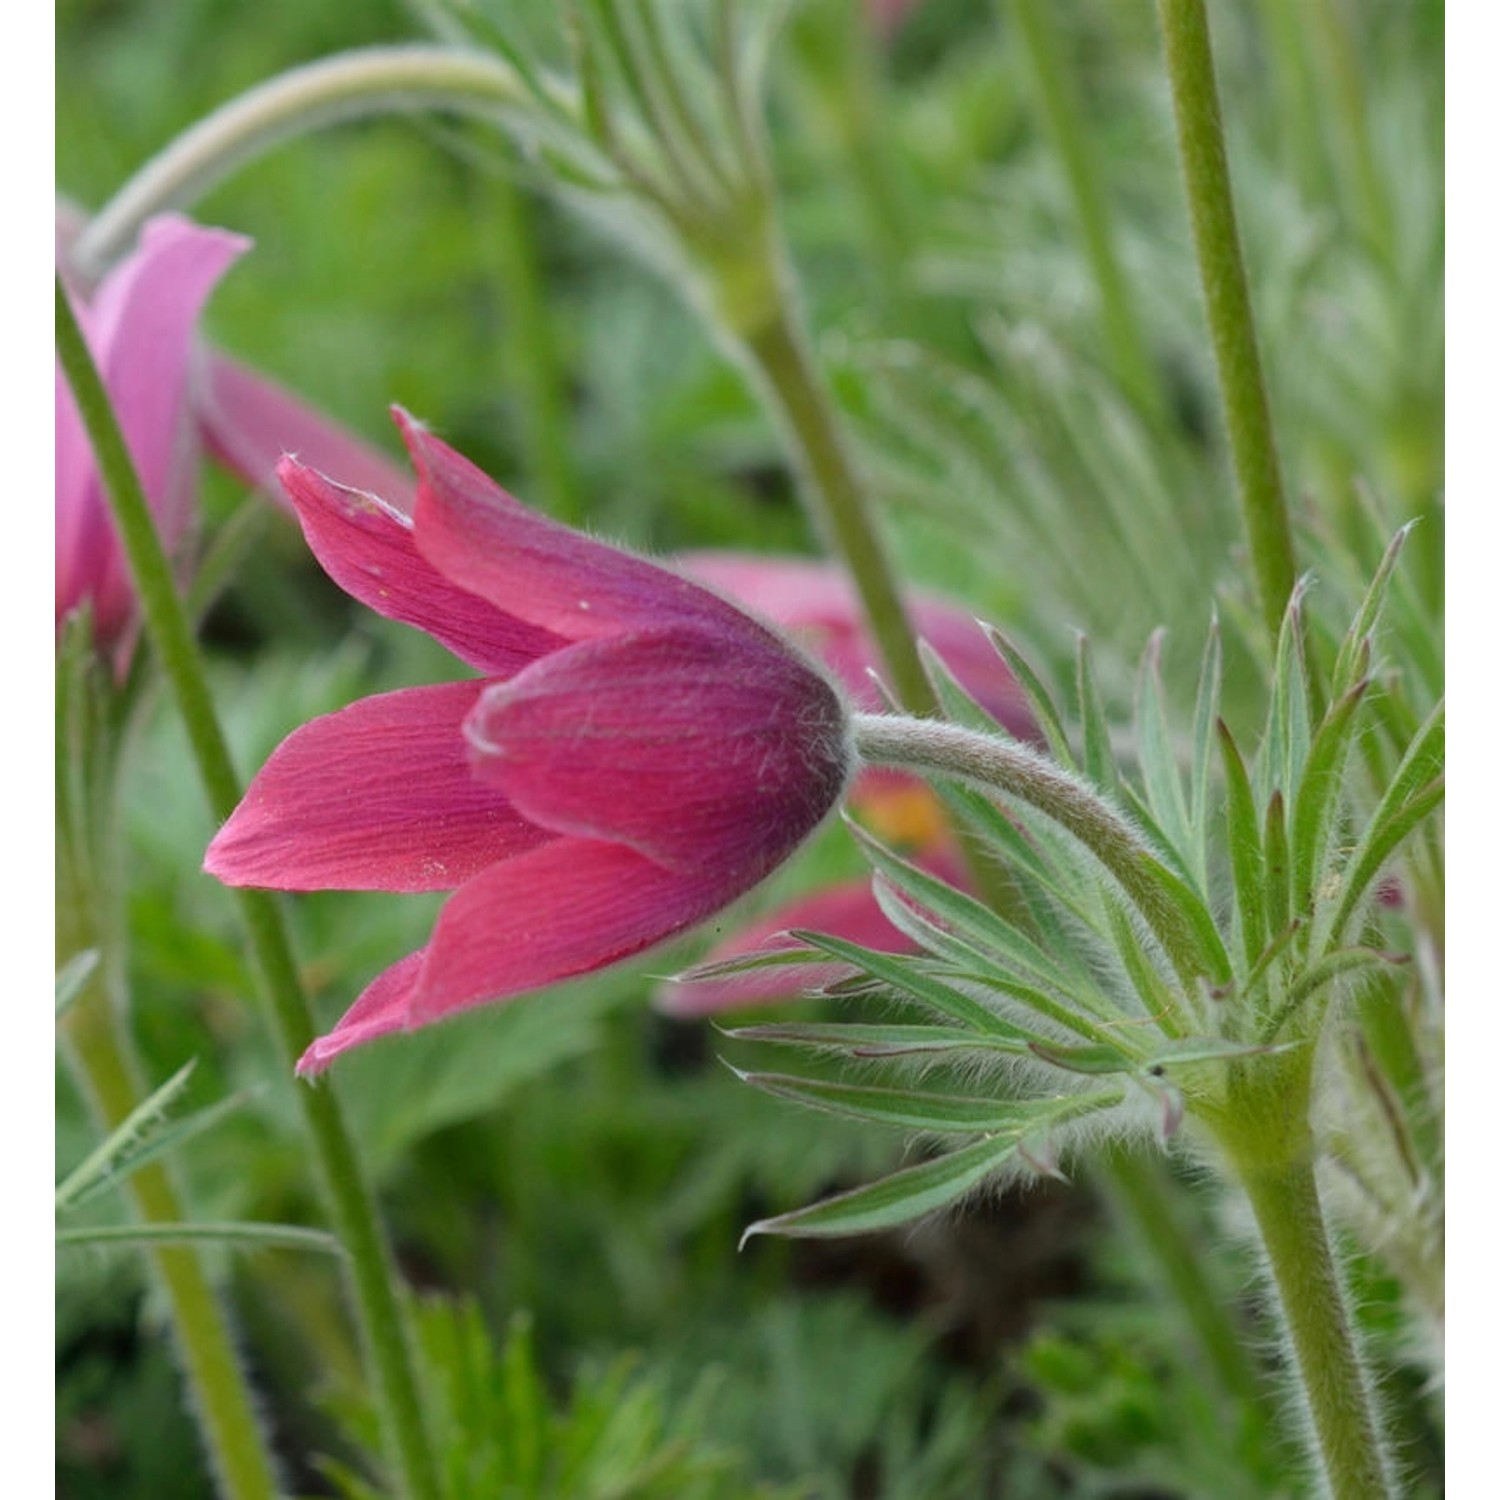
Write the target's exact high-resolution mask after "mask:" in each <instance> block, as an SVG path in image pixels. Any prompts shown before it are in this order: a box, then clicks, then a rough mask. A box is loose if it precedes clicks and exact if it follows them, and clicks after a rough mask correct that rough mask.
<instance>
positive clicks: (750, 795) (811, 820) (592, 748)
mask: <svg viewBox="0 0 1500 1500" xmlns="http://www.w3.org/2000/svg"><path fill="white" fill-rule="evenodd" d="M465 732H466V734H467V735H468V737H469V742H470V744H471V746H472V747H473V750H474V758H473V765H474V769H475V772H476V773H477V775H478V776H480V777H483V778H484V779H485V780H487V781H490V782H492V783H493V784H494V785H495V786H497V787H499V788H500V789H501V790H502V791H504V792H505V794H506V795H507V796H508V797H509V798H510V799H511V801H512V802H513V803H514V804H515V806H516V807H517V808H518V809H519V810H520V811H521V812H522V813H523V814H524V815H525V816H526V817H527V818H530V819H531V820H532V821H534V822H536V823H539V824H542V825H543V826H544V827H547V828H554V829H556V830H558V831H559V832H560V833H567V834H572V835H576V836H578V837H581V838H599V839H609V840H612V841H614V842H618V843H623V844H628V845H629V846H630V847H631V848H632V849H635V850H638V851H639V852H640V853H642V854H644V855H646V856H647V857H648V858H650V859H652V860H654V861H656V862H657V863H659V864H661V865H664V866H667V867H668V868H672V869H677V870H685V869H691V868H694V867H698V866H703V865H711V866H713V867H714V868H716V869H718V870H719V871H720V872H721V873H722V874H723V875H724V876H725V877H726V878H727V879H729V880H731V881H737V882H739V883H740V886H741V888H742V889H743V888H746V887H748V886H749V885H751V884H753V883H754V882H755V881H756V880H758V879H760V877H761V876H762V875H763V874H765V873H766V872H767V871H768V870H770V869H771V868H772V867H773V866H774V865H776V864H778V863H779V862H780V861H781V860H782V859H783V858H784V857H785V856H786V854H787V853H788V852H789V851H790V850H791V849H792V848H793V847H795V845H797V844H798V843H800V842H801V840H802V839H803V838H805V837H806V836H807V835H808V834H809V833H811V832H812V830H813V829H814V828H815V827H817V825H818V823H819V822H821V821H822V819H823V816H824V815H825V814H826V813H827V812H828V810H829V809H830V808H831V807H832V806H833V805H834V803H835V802H836V801H837V800H838V797H839V793H840V792H841V791H842V790H843V784H844V779H845V776H846V775H847V770H848V763H849V752H848V748H847V745H846V743H845V738H844V736H845V725H844V714H843V707H842V704H841V703H840V702H839V699H838V696H837V694H836V693H835V692H834V691H833V689H832V688H831V687H830V686H829V685H828V684H827V682H825V681H824V680H823V678H821V677H820V676H818V675H817V674H816V673H815V672H813V671H812V670H811V669H810V668H808V667H805V666H803V665H802V663H801V662H799V661H798V660H797V659H796V658H795V657H792V656H790V655H788V654H787V653H786V652H785V651H784V650H780V649H774V648H766V649H761V648H759V647H758V646H756V645H754V644H750V645H745V644H742V643H738V642H733V641H731V642H729V643H728V645H727V646H726V644H725V643H724V641H723V640H722V639H721V638H720V637H718V636H712V635H705V634H703V633H701V632H697V631H692V630H685V629H666V630H652V631H641V632H639V633H637V634H634V635H625V636H618V637H615V638H613V639H609V640H598V641H587V642H584V643H582V644H580V645H577V646H573V647H570V648H569V649H567V650H565V651H560V652H558V653H557V654H556V655H554V656H549V657H547V658H546V659H545V660H543V661H539V662H537V663H535V664H534V665H533V666H531V667H528V668H527V669H526V670H525V671H524V672H522V673H520V674H519V675H518V676H516V677H514V678H512V679H511V680H510V681H509V682H504V683H496V684H494V685H492V686H490V687H489V688H487V689H486V690H485V691H484V693H483V694H482V695H481V696H480V699H479V701H478V703H477V704H476V706H475V709H474V712H473V714H472V715H471V716H470V718H469V720H468V723H467V724H466V726H465Z"/></svg>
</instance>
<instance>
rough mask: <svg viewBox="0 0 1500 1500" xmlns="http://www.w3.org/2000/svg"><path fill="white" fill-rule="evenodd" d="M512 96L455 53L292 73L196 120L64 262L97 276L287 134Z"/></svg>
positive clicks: (501, 69)
mask: <svg viewBox="0 0 1500 1500" xmlns="http://www.w3.org/2000/svg"><path fill="white" fill-rule="evenodd" d="M521 96H522V90H521V86H520V84H519V82H518V80H517V79H516V76H515V74H514V73H513V72H512V71H511V70H510V68H508V67H507V66H506V65H505V64H504V63H503V62H502V61H500V60H499V59H498V58H495V57H491V56H489V55H487V54H485V53H483V52H475V51H469V50H465V49H462V48H458V47H432V46H409V47H369V48H362V49H359V50H357V51H352V52H340V53H337V54H335V55H334V56H333V57H326V58H321V59H320V60H319V61H317V62H314V63H308V64H307V65H306V66H304V67H300V68H292V69H291V70H289V71H288V72H285V73H280V74H278V75H277V76H276V77H274V78H271V79H268V80H267V81H266V82H265V83H262V84H258V85H257V86H256V87H255V88H253V89H250V90H249V91H248V92H246V93H244V94H241V95H240V96H239V97H238V98H235V99H231V100H230V101H229V102H228V103H227V104H224V105H221V106H220V107H219V108H218V109H216V110H214V111H213V112H212V113H211V114H208V115H205V116H204V117H203V118H202V119H201V120H199V121H198V122H197V123H196V124H195V125H193V126H192V127H191V128H190V129H188V130H186V131H184V132H183V134H181V135H180V136H178V137H177V138H176V139H175V140H174V141H172V143H171V144H170V145H169V146H168V147H167V148H166V149H165V150H164V151H162V152H161V153H160V154H159V155H157V156H155V157H153V158H152V159H151V160H150V161H148V162H147V163H146V164H145V166H143V167H142V168H141V169H140V171H138V172H137V173H136V174H135V175H134V176H133V177H132V178H131V179H130V180H129V181H128V182H127V183H126V184H125V186H124V187H122V188H121V189H120V191H119V192H118V193H116V194H115V196H114V197H113V198H112V199H111V200H110V201H109V202H108V203H107V204H105V206H104V207H103V208H102V209H101V210H100V211H99V213H98V214H96V215H95V216H94V218H93V219H92V220H91V221H90V222H89V224H88V226H87V227H86V228H85V229H84V230H83V232H82V233H81V234H80V235H79V237H78V240H77V242H76V244H75V245H74V247H73V252H72V258H73V262H74V264H75V265H76V266H77V268H78V270H79V272H80V273H81V274H82V275H84V276H87V277H95V276H98V275H99V274H100V273H101V272H102V271H103V270H104V269H105V267H106V266H108V265H109V263H110V262H111V261H112V260H114V259H115V258H116V257H118V256H119V255H121V254H123V253H124V252H125V251H126V250H127V249H128V248H129V247H130V245H131V244H132V242H133V241H134V240H135V237H136V235H137V234H138V233H139V232H140V228H141V226H142V225H143V224H144V223H145V222H146V220H147V219H149V218H150V217H151V216H152V215H153V214H158V213H161V212H163V211H164V210H166V209H171V208H186V207H188V206H189V205H190V204H192V203H194V202H195V201H196V200H197V199H199V198H201V197H202V196H203V194H204V193H206V192H207V191H208V190H209V189H210V188H211V187H213V186H214V185H215V184H216V183H219V182H222V181H223V180H224V178H226V177H227V176H229V175H230V173H232V172H233V171H235V170H236V169H237V168H239V167H241V166H244V165H245V164H246V163H247V162H250V161H253V160H254V159H255V158H256V157H258V156H262V155H264V153H265V152H267V151H269V150H270V149H271V148H272V147H273V146H277V145H280V144H281V143H282V142H283V141H287V140H290V139H292V138H293V137H295V136H301V135H306V134H308V133H309V132H311V131H313V130H318V129H321V128H322V127H324V126H327V125H337V124H340V123H342V122H344V121H348V120H357V119H362V118H364V117H366V116H369V115H380V114H390V113H393V112H397V111H403V110H420V109H430V110H452V111H460V112H465V113H476V112H477V113H481V114H488V115H493V114H494V113H495V112H496V111H497V110H501V109H503V108H505V107H506V106H507V105H513V104H515V103H517V102H518V100H519V99H520V98H521Z"/></svg>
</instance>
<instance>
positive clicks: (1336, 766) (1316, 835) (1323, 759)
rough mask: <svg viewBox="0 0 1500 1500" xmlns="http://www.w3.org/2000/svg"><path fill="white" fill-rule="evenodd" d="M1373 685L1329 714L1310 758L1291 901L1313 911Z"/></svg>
mask: <svg viewBox="0 0 1500 1500" xmlns="http://www.w3.org/2000/svg"><path fill="white" fill-rule="evenodd" d="M1369 686H1370V679H1369V678H1368V677H1366V678H1365V679H1364V680H1363V681H1361V682H1358V683H1356V684H1355V685H1354V686H1353V687H1351V688H1350V689H1349V691H1348V692H1347V693H1345V694H1344V696H1343V697H1342V698H1340V699H1339V700H1338V702H1337V703H1335V704H1334V705H1333V707H1332V708H1331V709H1330V710H1329V711H1328V714H1327V716H1326V717H1325V718H1324V720H1323V722H1322V723H1321V724H1320V725H1319V726H1318V732H1317V734H1316V735H1314V736H1313V742H1312V745H1311V747H1310V748H1309V750H1308V752H1307V765H1306V766H1305V767H1304V769H1303V772H1302V780H1301V782H1300V783H1299V784H1298V787H1297V795H1296V798H1295V800H1294V802H1293V805H1292V828H1291V838H1292V900H1293V902H1294V904H1295V905H1296V908H1297V910H1299V911H1306V910H1310V909H1311V907H1312V904H1313V898H1314V895H1315V893H1316V890H1317V888H1318V886H1319V884H1320V883H1321V881H1322V877H1323V862H1324V859H1325V857H1326V855H1327V852H1328V844H1329V839H1330V837H1331V836H1332V833H1333V830H1334V829H1335V828H1336V827H1337V824H1338V819H1339V816H1340V813H1341V812H1342V809H1343V804H1344V796H1343V792H1344V770H1345V767H1346V766H1347V764H1348V761H1349V750H1350V746H1351V745H1352V743H1353V738H1354V731H1355V727H1356V725H1357V723H1358V715H1359V706H1360V704H1361V702H1362V701H1363V700H1364V696H1365V693H1366V692H1367V691H1368V689H1369Z"/></svg>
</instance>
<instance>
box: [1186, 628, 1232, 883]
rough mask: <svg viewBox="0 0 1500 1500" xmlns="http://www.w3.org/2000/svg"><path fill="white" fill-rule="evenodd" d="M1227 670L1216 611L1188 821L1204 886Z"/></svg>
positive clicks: (1201, 686) (1198, 715)
mask: <svg viewBox="0 0 1500 1500" xmlns="http://www.w3.org/2000/svg"><path fill="white" fill-rule="evenodd" d="M1223 673H1224V645H1223V642H1222V641H1221V640H1220V638H1219V620H1218V616H1217V615H1215V617H1214V618H1213V620H1212V621H1211V622H1210V624H1209V628H1208V644H1207V645H1206V646H1205V647H1204V650H1203V666H1202V668H1201V670H1200V671H1199V674H1198V701H1197V706H1196V708H1195V710H1194V716H1193V767H1192V792H1191V797H1190V806H1189V808H1188V822H1189V824H1190V825H1191V827H1192V830H1193V858H1194V864H1193V873H1194V875H1196V876H1197V878H1198V884H1199V885H1200V886H1202V887H1205V888H1206V887H1207V885H1208V849H1209V827H1208V795H1209V782H1210V771H1211V769H1212V757H1213V744H1214V726H1215V725H1216V724H1217V723H1218V720H1219V693H1220V687H1221V685H1222V681H1223Z"/></svg>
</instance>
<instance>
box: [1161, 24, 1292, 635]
mask: <svg viewBox="0 0 1500 1500" xmlns="http://www.w3.org/2000/svg"><path fill="white" fill-rule="evenodd" d="M1157 4H1158V8H1159V10H1160V13H1161V26H1162V34H1163V37H1164V39H1165V42H1166V57H1167V76H1168V79H1169V80H1170V82H1171V87H1172V106H1173V110H1174V113H1175V114H1176V118H1177V144H1178V149H1179V151H1180V152H1181V155H1182V170H1183V176H1184V178H1185V180H1186V184H1187V196H1188V208H1189V211H1190V214H1191V217H1192V222H1193V244H1194V246H1195V248H1196V250H1197V254H1198V274H1199V277H1200V279H1201V280H1202V283H1203V297H1204V302H1205V304H1206V306H1207V311H1208V327H1209V332H1210V334H1211V335H1212V338H1213V346H1214V359H1215V362H1216V364H1217V366H1218V371H1219V391H1220V395H1221V396H1222V398H1223V402H1224V420H1225V425H1226V427H1227V428H1228V431H1229V448H1230V453H1231V456H1232V458H1233V461H1234V470H1235V476H1236V479H1237V481H1238V486H1239V492H1240V509H1241V513H1242V515H1243V518H1244V522H1245V532H1246V536H1247V538H1248V540H1249V544H1250V557H1251V562H1252V565H1253V567H1254V570H1255V581H1256V590H1257V593H1258V594H1259V596H1260V607H1261V615H1262V618H1263V619H1264V620H1265V623H1266V628H1267V630H1268V631H1269V633H1270V639H1271V640H1273V641H1274V640H1275V639H1276V636H1277V633H1278V632H1279V630H1280V629H1281V618H1282V615H1283V614H1284V613H1285V611H1286V605H1287V601H1288V600H1289V599H1290V598H1291V595H1292V587H1293V585H1294V584H1295V582H1296V577H1297V567H1296V562H1295V559H1294V556H1293V552H1292V529H1291V522H1290V519H1289V516H1288V512H1287V503H1286V495H1285V492H1284V490H1283V488H1282V481H1281V463H1280V460H1279V458H1278V457H1277V452H1276V438H1275V433H1274V432H1273V430H1272V427H1271V407H1270V403H1269V401H1268V400H1267V397H1266V387H1265V380H1264V377H1263V375H1262V373H1261V365H1260V353H1259V351H1258V349H1257V347H1256V339H1255V320H1254V317H1253V315H1252V313H1251V309H1250V289H1249V285H1248V283H1247V282H1246V279H1245V266H1244V261H1243V259H1242V258H1241V255H1240V240H1239V230H1238V228H1237V227H1236V224H1235V215H1234V198H1233V194H1232V192H1231V189H1230V183H1229V161H1228V158H1227V156H1226V155H1225V150H1224V129H1223V124H1222V121H1221V119H1220V113H1219V91H1218V85H1217V83H1216V82H1215V79H1214V61H1213V52H1212V50H1211V48H1210V45H1209V35H1208V18H1207V16H1206V14H1205V13H1204V7H1203V0H1157Z"/></svg>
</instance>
